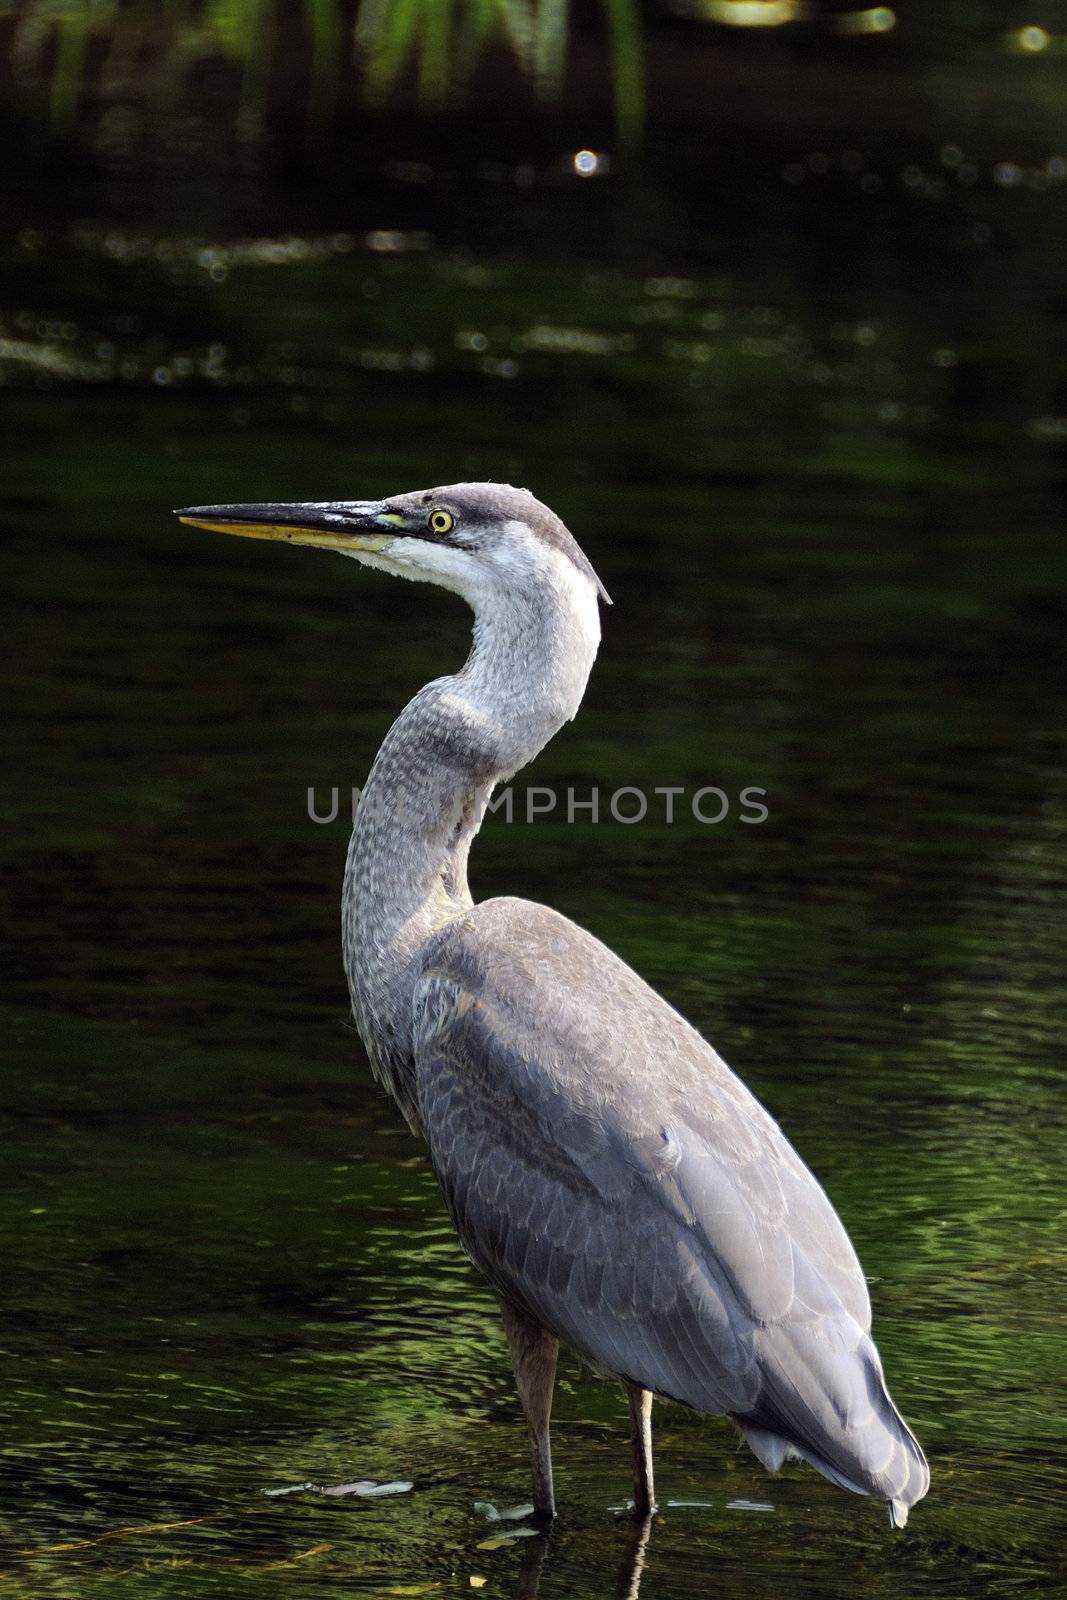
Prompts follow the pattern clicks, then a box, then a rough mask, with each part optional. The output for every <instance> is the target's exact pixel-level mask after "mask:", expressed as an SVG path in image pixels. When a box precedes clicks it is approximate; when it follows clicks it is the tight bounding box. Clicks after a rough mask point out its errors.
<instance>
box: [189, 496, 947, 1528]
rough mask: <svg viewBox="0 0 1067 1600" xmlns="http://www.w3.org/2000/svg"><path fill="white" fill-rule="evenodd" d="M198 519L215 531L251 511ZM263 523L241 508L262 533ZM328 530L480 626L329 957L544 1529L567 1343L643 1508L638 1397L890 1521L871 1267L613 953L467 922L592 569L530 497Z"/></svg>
mask: <svg viewBox="0 0 1067 1600" xmlns="http://www.w3.org/2000/svg"><path fill="white" fill-rule="evenodd" d="M206 509H210V510H211V511H212V513H213V514H214V515H215V516H216V517H222V518H224V519H225V517H226V516H227V515H229V516H230V518H231V520H232V514H233V513H234V512H239V511H241V509H242V508H229V512H228V513H227V508H217V507H216V508H202V510H206ZM269 509H270V508H264V507H256V508H244V510H245V512H246V513H247V514H250V513H251V511H253V510H254V511H255V512H256V514H257V518H259V519H260V520H262V516H263V513H264V511H267V510H269ZM274 509H275V511H280V512H283V513H291V514H290V515H288V518H287V519H286V517H279V518H278V519H277V520H278V521H279V525H281V524H282V523H284V522H286V520H287V525H289V526H293V525H294V519H295V521H296V522H297V523H299V525H300V526H304V525H305V524H306V523H307V522H308V521H309V518H310V513H312V512H314V511H315V509H316V508H314V507H293V508H284V507H283V508H274ZM319 509H320V510H321V512H322V524H321V525H322V526H323V527H326V526H329V527H330V528H331V529H336V528H337V527H338V526H339V519H340V525H343V524H344V522H345V518H346V517H347V518H348V519H349V522H350V524H351V525H352V526H353V527H356V526H363V527H367V526H370V525H371V524H370V522H369V521H368V519H369V518H370V517H371V515H372V512H373V516H374V518H375V520H374V523H373V525H374V526H375V527H377V528H382V527H383V526H386V525H387V526H388V527H390V528H393V529H399V530H400V531H399V532H398V533H397V534H396V537H395V538H391V539H389V541H388V542H385V541H384V540H382V539H381V538H380V536H375V538H374V539H373V540H371V541H370V542H369V543H364V544H362V545H360V546H359V547H357V548H354V549H353V550H352V552H351V553H353V554H356V555H358V558H359V559H361V560H363V561H365V562H366V563H367V564H369V565H373V566H377V567H381V568H385V569H386V570H389V571H392V572H394V573H398V574H400V575H403V576H409V577H419V578H425V579H428V580H430V581H435V582H438V583H443V584H445V585H446V586H448V587H450V588H453V589H455V590H457V591H458V592H459V593H461V594H463V595H464V596H465V597H466V598H467V599H468V600H469V601H470V603H471V605H472V606H473V608H474V611H475V627H474V648H473V650H472V652H471V656H470V658H469V660H468V661H467V664H466V666H465V667H464V668H463V669H462V670H461V671H460V672H459V673H457V674H455V675H454V676H449V677H445V678H441V679H438V680H437V681H435V682H434V683H431V684H428V685H427V686H426V688H424V689H423V690H422V691H421V692H420V693H419V694H418V695H416V697H415V699H414V700H413V701H412V703H411V704H410V705H409V706H408V707H407V709H406V710H405V711H404V712H403V713H402V715H401V716H400V718H399V719H398V721H397V722H396V723H395V724H394V726H393V727H392V729H391V730H390V732H389V733H388V735H387V736H386V739H385V741H384V743H383V745H382V748H381V751H380V752H379V755H378V758H377V760H376V761H375V763H374V767H373V770H372V772H371V775H370V777H369V779H368V781H367V784H366V787H365V789H364V792H363V797H362V800H361V803H360V809H359V813H358V816H357V820H356V826H355V830H354V833H353V836H352V842H351V846H350V849H349V855H348V863H347V868H346V873H345V886H344V897H343V931H344V949H345V965H346V970H347V973H348V978H349V983H350V988H351V993H352V1005H353V1011H354V1015H355V1017H356V1021H357V1024H358V1026H359V1029H360V1033H361V1035H362V1037H363V1040H364V1043H365V1045H366V1048H367V1051H368V1054H369V1056H370V1059H371V1063H372V1066H373V1068H374V1071H375V1073H376V1074H377V1076H378V1077H379V1079H380V1080H381V1081H382V1082H383V1083H384V1084H385V1086H386V1087H387V1088H388V1089H389V1091H390V1092H391V1093H392V1094H393V1096H394V1097H395V1098H396V1100H397V1103H398V1104H399V1106H400V1108H401V1110H402V1111H403V1113H404V1116H405V1117H406V1119H407V1121H408V1123H409V1124H410V1126H411V1127H412V1128H413V1129H415V1130H416V1131H418V1132H420V1133H421V1134H422V1135H423V1137H424V1138H425V1140H426V1143H427V1145H428V1147H429V1153H430V1159H431V1162H432V1164H433V1168H434V1171H435V1173H436V1175H437V1178H438V1180H439V1182H440V1185H441V1188H442V1190H443V1192H444V1196H445V1200H446V1202H447V1204H448V1207H449V1210H450V1212H451V1215H452V1218H453V1220H454V1222H455V1225H456V1228H457V1230H458V1232H459V1235H460V1238H461V1240H462V1241H463V1244H464V1246H465V1247H466V1249H467V1251H468V1253H469V1255H470V1256H471V1259H472V1260H473V1261H474V1262H475V1264H476V1265H477V1266H478V1267H479V1269H480V1270H481V1271H482V1272H483V1273H484V1274H485V1276H486V1277H487V1278H488V1279H489V1281H490V1282H491V1283H492V1284H493V1286H494V1287H495V1288H496V1290H497V1291H498V1293H499V1294H500V1296H501V1299H502V1302H503V1305H504V1309H505V1323H506V1326H507V1328H508V1334H509V1339H510V1340H511V1344H512V1353H513V1357H514V1359H515V1364H516V1372H517V1375H518V1378H519V1384H520V1392H521V1393H522V1394H523V1400H524V1404H525V1405H526V1409H527V1414H528V1417H529V1419H530V1428H531V1438H532V1442H533V1448H534V1474H535V1484H536V1485H538V1497H539V1506H540V1508H541V1509H543V1510H545V1511H547V1512H551V1511H552V1509H553V1500H552V1489H551V1462H550V1456H549V1448H548V1410H549V1407H550V1403H551V1384H552V1377H553V1372H554V1362H555V1341H556V1340H562V1341H563V1342H564V1343H565V1344H567V1345H568V1346H569V1347H570V1348H571V1349H573V1350H574V1351H575V1352H577V1354H578V1355H579V1356H580V1357H582V1358H583V1359H584V1360H585V1361H587V1362H589V1363H590V1364H591V1365H593V1366H594V1367H596V1368H598V1369H600V1370H601V1371H604V1372H607V1373H613V1374H616V1375H617V1376H619V1377H620V1378H622V1379H623V1380H624V1381H625V1382H626V1384H627V1387H628V1390H629V1392H630V1395H631V1416H632V1419H634V1420H635V1434H634V1451H635V1486H636V1488H635V1494H636V1495H637V1497H638V1501H639V1503H640V1502H641V1500H642V1499H644V1501H645V1502H646V1503H645V1504H644V1507H643V1509H645V1510H648V1509H649V1508H650V1505H651V1498H652V1479H651V1447H650V1442H649V1438H650V1436H649V1435H648V1429H647V1405H646V1406H645V1410H644V1413H643V1415H644V1419H645V1420H644V1425H643V1430H644V1431H643V1439H642V1427H641V1425H640V1417H641V1415H642V1413H641V1404H642V1401H641V1396H642V1395H645V1394H646V1391H648V1390H651V1391H654V1392H655V1393H656V1394H660V1395H664V1396H667V1397H669V1398H671V1399H673V1400H676V1401H680V1402H681V1403H683V1404H685V1405H687V1406H691V1407H693V1408H694V1409H696V1410H698V1411H704V1412H709V1413H712V1414H717V1415H723V1416H728V1417H732V1418H734V1419H735V1421H736V1422H737V1423H738V1424H739V1426H740V1427H741V1429H742V1431H743V1433H744V1435H745V1437H746V1438H747V1440H748V1442H749V1444H750V1445H751V1446H752V1448H753V1450H754V1451H755V1453H756V1455H757V1456H758V1457H759V1459H760V1460H761V1461H762V1462H763V1463H764V1464H765V1465H766V1466H768V1467H770V1468H771V1469H772V1470H774V1469H777V1467H779V1466H780V1465H781V1463H782V1461H783V1459H785V1458H786V1457H787V1456H790V1455H795V1456H799V1457H802V1458H803V1459H804V1460H806V1461H809V1462H810V1463H811V1464H812V1465H813V1466H814V1467H816V1468H817V1469H818V1470H819V1471H820V1472H821V1473H823V1474H824V1476H826V1477H827V1478H829V1479H831V1480H832V1481H834V1482H835V1483H838V1484H840V1485H842V1486H843V1487H844V1488H847V1489H851V1490H853V1491H855V1492H856V1493H859V1494H873V1495H878V1496H881V1497H883V1498H884V1499H885V1500H887V1501H888V1502H889V1504H890V1511H891V1517H892V1520H893V1521H894V1523H896V1524H897V1525H898V1526H899V1525H901V1524H903V1522H904V1521H905V1519H906V1517H907V1512H908V1508H909V1507H910V1506H912V1505H913V1504H914V1503H915V1502H916V1501H917V1500H918V1499H920V1498H921V1497H922V1495H924V1494H925V1493H926V1490H927V1487H928V1482H929V1475H928V1471H927V1467H926V1462H925V1459H924V1457H923V1453H922V1451H921V1449H920V1447H919V1445H918V1443H917V1442H916V1440H915V1439H914V1437H913V1435H912V1434H911V1433H910V1431H909V1430H908V1428H907V1426H906V1424H905V1423H904V1421H903V1419H902V1418H901V1416H900V1414H899V1412H898V1411H897V1410H896V1408H895V1406H894V1405H893V1402H892V1400H891V1399H890V1397H889V1394H888V1392H887V1390H886V1386H885V1381H884V1378H883V1375H882V1368H881V1363H880V1361H879V1357H878V1352H877V1350H876V1349H875V1346H874V1344H873V1343H872V1341H871V1338H870V1334H869V1329H870V1320H871V1313H870V1302H869V1299H868V1295H867V1287H866V1283H865V1281H864V1277H863V1273H862V1270H861V1268H860V1265H859V1262H858V1260H857V1259H856V1255H855V1252H854V1250H853V1248H852V1245H851V1243H850V1241H849V1239H848V1235H847V1234H846V1232H845V1230H844V1228H843V1226H842V1224H841V1222H840V1221H839V1220H838V1217H837V1215H836V1214H835V1212H834V1210H833V1207H832V1206H831V1204H830V1202H829V1200H828V1199H827V1197H826V1195H825V1194H824V1192H823V1190H822V1189H821V1188H820V1186H819V1184H818V1183H817V1182H816V1180H815V1178H814V1177H813V1176H812V1174H811V1173H810V1172H809V1171H808V1169H807V1167H806V1166H805V1165H804V1163H803V1162H802V1161H801V1160H800V1158H799V1156H797V1154H796V1152H795V1151H794V1150H793V1149H792V1147H791V1145H790V1144H789V1142H788V1141H787V1140H786V1139H785V1137H784V1136H783V1134H782V1133H781V1131H780V1130H779V1128H778V1127H777V1125H776V1124H775V1122H774V1121H773V1120H772V1119H771V1117H770V1116H769V1115H768V1113H767V1112H766V1111H765V1110H764V1108H763V1107H762V1106H761V1105H760V1104H759V1102H758V1101H756V1100H755V1099H754V1098H753V1096H752V1095H751V1094H750V1093H749V1092H748V1090H747V1089H746V1088H745V1087H744V1085H743V1084H742V1083H741V1082H740V1080H739V1079H738V1078H737V1077H735V1076H734V1074H733V1073H732V1072H731V1071H730V1069H729V1068H728V1067H727V1066H726V1064H725V1062H723V1061H722V1059H721V1058H720V1057H719V1056H718V1055H717V1054H716V1052H715V1051H714V1050H713V1049H712V1048H711V1046H710V1045H709V1044H708V1043H707V1042H706V1041H705V1040H704V1039H703V1038H702V1037H701V1036H700V1035H699V1034H698V1033H697V1032H696V1031H695V1030H694V1029H693V1028H692V1027H690V1026H689V1024H688V1023H687V1022H685V1021H684V1020H683V1018H682V1017H681V1016H679V1014H678V1013H677V1012H676V1011H674V1010H673V1009H672V1008H671V1007H670V1006H669V1005H667V1003H666V1002H665V1001H664V1000H662V999H661V998H660V997H659V996H658V995H657V994H656V993H655V992H654V991H653V990H652V989H651V988H649V986H648V985H647V984H646V983H644V982H643V981H642V980H641V979H640V978H639V977H638V976H637V975H636V974H635V973H634V972H633V971H632V970H631V969H630V968H629V967H627V966H626V965H625V963H624V962H622V961H621V960H620V959H619V958H618V957H617V956H615V955H614V954H613V953H612V952H611V951H610V950H609V949H607V948H606V947H605V946H604V945H603V944H601V943H600V942H599V941H598V940H596V939H594V938H593V937H592V936H591V935H590V934H588V933H586V932H584V931H583V930H582V929H581V928H579V927H577V926H575V924H574V923H572V922H570V921H568V920H567V919H566V918H565V917H562V916H560V915H558V914H557V913H556V912H554V911H551V910H549V909H547V908H546V907H544V906H540V905H535V904H531V903H529V902H526V901H522V900H515V899H508V898H503V899H495V900H489V901H485V902H483V903H481V904H478V905H475V904H474V902H473V900H472V897H471V894H470V891H469V888H468V884H467V856H468V852H469V849H470V845H471V841H472V839H473V837H474V835H475V834H476V833H477V831H478V828H479V826H480V823H481V820H482V817H483V814H484V811H485V807H486V804H487V802H488V800H489V798H490V795H491V793H492V790H493V787H494V785H495V784H496V783H498V782H499V781H501V780H502V779H506V778H508V777H510V775H511V774H512V773H514V772H515V771H516V770H518V768H520V767H521V766H523V765H525V764H526V762H528V761H529V760H531V759H532V758H533V756H535V755H536V754H537V752H538V751H539V750H540V749H541V748H542V746H543V745H544V744H545V743H546V742H547V740H548V739H549V738H551V737H552V735H553V734H554V733H555V732H556V731H557V730H558V728H559V727H560V726H561V725H562V724H563V723H564V722H565V721H566V720H567V719H568V718H570V717H573V716H574V714H575V713H576V711H577V709H578V705H579V703H580V701H581V697H582V694H583V692H584V689H585V684H586V680H587V678H588V674H589V671H590V668H591V666H592V663H593V659H594V656H595V654H596V648H597V644H598V642H599V617H598V606H597V594H598V590H599V591H600V593H603V591H602V589H600V586H599V581H598V580H597V578H596V575H595V573H594V572H593V570H592V568H591V567H590V566H589V563H588V561H587V560H586V558H585V556H584V555H583V554H582V552H581V550H580V549H579V547H578V546H577V544H576V543H575V541H574V540H573V538H572V537H571V535H570V534H569V533H568V532H567V530H566V529H565V528H564V527H563V524H562V523H561V522H560V521H559V519H558V518H557V517H555V515H554V514H553V513H552V512H550V511H548V510H547V508H545V507H544V506H541V505H540V504H539V503H538V502H537V501H536V500H534V499H533V498H532V496H530V495H528V494H526V493H525V491H520V490H514V489H509V488H506V487H503V486H499V485H477V484H475V485H454V486H451V487H448V488H442V489H436V490H431V491H426V492H423V493H419V494H415V495H406V496H400V497H397V498H396V499H391V500H389V501H387V502H376V503H375V505H374V507H373V508H371V509H370V510H369V509H368V508H367V506H366V505H353V504H350V503H347V502H342V503H340V504H338V503H333V504H331V505H330V506H329V507H322V508H319ZM435 511H436V512H437V513H441V512H444V513H447V516H445V517H440V516H439V518H438V520H439V523H440V526H441V527H442V528H443V527H444V526H445V523H447V522H448V520H449V519H451V521H452V526H451V527H450V528H448V530H447V532H445V533H443V534H442V533H440V532H435V531H434V529H433V528H432V527H431V526H430V525H429V523H428V522H427V518H428V516H429V515H430V514H431V513H433V512H435ZM301 518H303V521H302V522H301V521H300V519H301ZM361 518H362V521H360V519H361ZM246 520H249V521H252V520H255V519H252V518H251V517H250V515H248V516H246ZM209 525H211V526H217V525H222V524H220V523H219V522H217V521H216V522H212V523H210V524H209ZM230 531H239V530H236V529H234V530H230ZM333 538H334V534H333V533H331V539H333ZM304 542H314V541H312V540H311V539H310V538H309V539H307V540H305V541H304ZM334 547H337V546H336V543H335V544H334ZM546 1390H547V1393H546ZM646 1399H647V1395H646ZM639 1458H641V1459H639ZM642 1462H643V1470H644V1473H645V1476H644V1478H642V1477H641V1473H640V1471H639V1467H641V1466H642Z"/></svg>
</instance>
